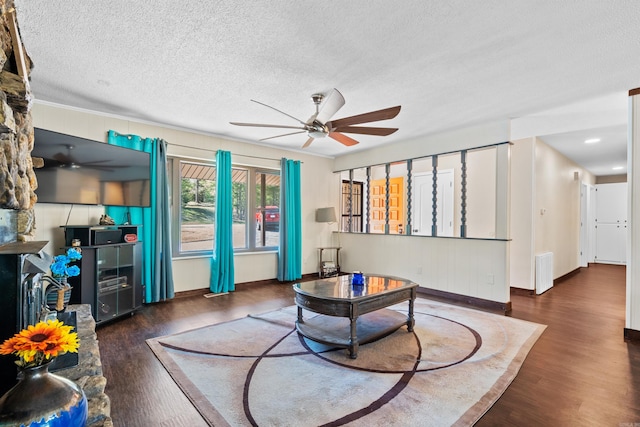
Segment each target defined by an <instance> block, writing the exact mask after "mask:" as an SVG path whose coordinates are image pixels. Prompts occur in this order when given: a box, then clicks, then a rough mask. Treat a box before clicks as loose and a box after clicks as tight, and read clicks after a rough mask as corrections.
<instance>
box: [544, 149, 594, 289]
mask: <svg viewBox="0 0 640 427" xmlns="http://www.w3.org/2000/svg"><path fill="white" fill-rule="evenodd" d="M576 172H577V173H578V175H579V177H578V178H576V177H575V173H576ZM581 180H584V182H585V183H589V184H593V183H595V178H594V177H593V175H591V174H590V173H589V172H588V171H587V170H585V169H583V168H582V167H580V166H578V165H577V164H576V163H574V162H573V161H571V160H569V159H568V158H566V157H565V156H563V155H562V154H560V153H559V152H558V151H556V150H555V149H553V148H551V147H550V146H548V145H546V144H545V143H543V142H542V141H540V140H539V139H536V142H535V195H536V196H535V205H534V214H533V217H534V224H533V226H534V230H535V232H534V236H535V244H534V255H537V254H541V253H544V252H553V278H554V279H557V278H558V277H561V276H563V275H565V274H567V273H570V272H571V271H573V270H575V269H577V268H579V267H580V183H581Z"/></svg>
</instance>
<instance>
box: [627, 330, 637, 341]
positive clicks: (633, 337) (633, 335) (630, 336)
mask: <svg viewBox="0 0 640 427" xmlns="http://www.w3.org/2000/svg"><path fill="white" fill-rule="evenodd" d="M624 340H625V341H640V331H636V330H635V329H629V328H624Z"/></svg>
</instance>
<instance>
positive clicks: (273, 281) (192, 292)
mask: <svg viewBox="0 0 640 427" xmlns="http://www.w3.org/2000/svg"><path fill="white" fill-rule="evenodd" d="M317 278H318V273H311V274H303V275H302V278H301V279H298V280H292V281H290V282H279V281H278V279H265V280H255V281H253V282H242V283H236V288H244V287H249V286H253V285H287V284H291V283H296V282H307V281H309V280H315V279H317ZM208 293H211V291H210V290H209V288H200V289H191V290H188V291H181V292H176V293H175V295H174V298H184V297H192V296H198V295H205V294H208Z"/></svg>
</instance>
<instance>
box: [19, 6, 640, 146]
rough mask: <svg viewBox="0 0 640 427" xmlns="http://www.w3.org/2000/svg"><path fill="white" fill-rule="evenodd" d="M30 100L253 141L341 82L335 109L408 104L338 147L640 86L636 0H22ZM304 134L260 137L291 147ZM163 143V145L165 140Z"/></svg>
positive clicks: (305, 111) (304, 111) (301, 114)
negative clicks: (374, 131)
mask: <svg viewBox="0 0 640 427" xmlns="http://www.w3.org/2000/svg"><path fill="white" fill-rule="evenodd" d="M16 7H17V11H18V21H19V25H20V28H21V33H22V37H23V41H24V43H25V46H26V48H27V51H28V53H29V55H30V56H31V57H32V59H33V61H34V63H35V68H34V70H33V74H32V89H33V91H34V94H35V97H36V99H38V100H42V101H48V102H52V103H57V104H63V105H69V106H73V107H78V108H84V109H88V110H93V111H100V112H106V113H112V114H116V115H120V116H126V117H130V118H132V119H139V120H144V121H151V122H156V123H163V124H168V125H172V126H178V127H181V128H186V129H192V130H196V131H200V132H205V133H208V134H214V135H219V136H222V137H227V138H232V139H235V140H242V141H248V142H253V143H257V140H259V139H261V138H267V137H270V136H274V135H278V134H281V133H286V132H282V131H281V130H278V129H275V130H274V129H264V128H246V127H237V126H232V125H230V124H229V122H230V121H239V122H258V123H276V124H285V125H295V124H296V123H295V122H294V121H292V120H291V119H290V118H288V117H286V116H285V115H282V114H279V113H277V112H275V111H273V110H270V109H268V108H266V107H264V106H261V105H258V104H256V103H253V102H250V100H251V99H255V100H258V101H261V102H263V103H266V104H269V105H271V106H273V107H275V108H277V109H279V110H282V111H284V112H286V113H288V114H290V115H292V116H295V117H298V118H300V119H302V120H306V119H307V118H308V117H309V116H310V115H311V114H312V113H313V112H314V105H313V103H312V101H311V98H310V96H311V94H313V93H316V92H326V91H328V90H330V89H331V88H337V89H339V90H340V91H341V92H342V94H343V95H344V97H345V99H346V104H345V106H344V107H343V108H342V109H341V110H340V111H339V112H338V113H337V114H336V115H335V116H334V117H333V118H334V119H336V118H341V117H345V116H351V115H355V114H360V113H364V112H368V111H371V110H377V109H381V108H386V107H391V106H394V105H402V111H401V112H400V114H399V115H398V117H396V118H395V119H392V120H389V121H385V122H377V123H375V124H373V125H379V126H391V127H398V128H400V130H399V131H398V132H396V133H394V134H393V135H391V136H387V137H378V136H355V135H352V136H354V137H355V138H356V139H358V140H359V141H360V144H358V145H356V146H354V147H350V148H348V147H344V146H342V145H341V144H339V143H337V142H336V141H334V140H332V139H329V138H325V139H320V140H316V141H314V143H313V144H312V145H311V147H309V148H308V149H307V150H308V151H309V152H310V153H315V154H323V155H328V156H339V155H341V154H344V153H347V152H353V151H355V150H362V149H367V148H371V147H374V146H376V145H378V144H386V143H393V142H397V141H402V140H406V139H413V138H416V137H419V136H421V135H425V134H432V133H436V132H440V131H444V130H448V129H451V128H455V127H460V126H465V125H472V124H477V123H481V122H485V121H494V120H500V119H508V118H514V117H521V116H526V115H529V114H534V113H536V112H538V111H541V110H546V109H550V108H552V107H556V106H560V105H564V104H569V103H573V102H577V101H580V100H585V99H591V98H594V97H598V96H604V95H607V94H611V93H620V92H626V91H628V90H629V89H633V88H636V87H639V86H640V55H638V52H640V37H638V34H639V33H638V28H640V2H638V1H637V0H626V1H625V0H616V1H615V2H607V1H601V0H586V1H585V0H580V1H567V0H565V1H556V0H553V1H529V0H515V1H514V0H502V1H495V0H486V1H483V2H476V1H472V0H467V1H460V0H449V1H446V2H445V1H425V0H401V1H389V0H387V1H371V0H366V1H365V0H352V1H331V0H329V1H324V2H309V1H299V0H296V1H293V0H286V1H273V0H270V1H264V0H257V1H251V2H238V1H216V0H213V1H188V0H187V1H182V2H175V1H167V0H157V1H145V2H132V1H130V0H127V1H124V0H113V1H109V2H99V1H86V0H57V1H52V0H16ZM305 140H306V136H305V135H297V136H288V137H283V138H276V139H271V140H269V141H265V142H264V143H268V144H270V145H274V146H278V147H282V148H294V149H298V148H300V147H301V146H302V144H303V143H304V142H305ZM170 142H171V141H170Z"/></svg>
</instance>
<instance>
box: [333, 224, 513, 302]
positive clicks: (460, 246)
mask: <svg viewBox="0 0 640 427" xmlns="http://www.w3.org/2000/svg"><path fill="white" fill-rule="evenodd" d="M340 240H341V241H342V247H343V248H344V250H342V251H340V257H341V267H342V269H343V271H356V270H360V271H365V272H369V273H378V274H387V275H392V276H398V277H402V278H405V279H409V280H412V281H414V282H415V283H417V284H418V285H420V286H422V287H426V288H430V289H436V290H439V291H444V292H450V293H454V294H459V295H468V296H472V297H475V298H481V299H485V300H489V301H496V302H501V303H506V302H508V301H510V296H509V286H508V285H507V279H508V265H507V263H508V246H509V243H508V242H507V241H504V240H480V239H478V240H475V239H453V238H443V237H423V236H406V235H382V234H369V235H367V234H357V233H351V234H345V233H343V234H341V236H340Z"/></svg>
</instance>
